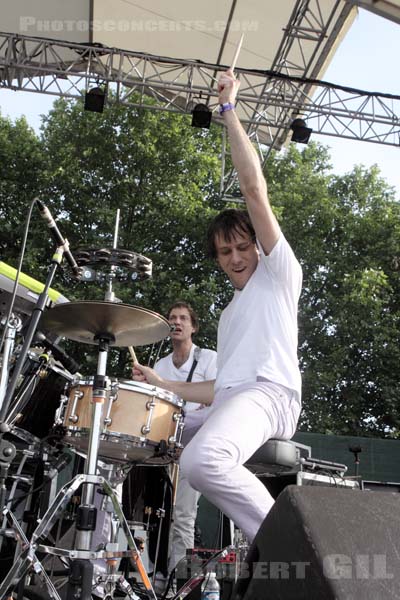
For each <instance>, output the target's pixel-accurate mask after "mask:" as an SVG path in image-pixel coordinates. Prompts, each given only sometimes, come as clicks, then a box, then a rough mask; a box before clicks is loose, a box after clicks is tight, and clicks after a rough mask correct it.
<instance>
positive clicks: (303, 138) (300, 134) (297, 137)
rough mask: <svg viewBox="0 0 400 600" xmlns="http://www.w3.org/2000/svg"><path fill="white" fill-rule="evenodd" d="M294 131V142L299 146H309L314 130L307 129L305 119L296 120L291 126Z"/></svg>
mask: <svg viewBox="0 0 400 600" xmlns="http://www.w3.org/2000/svg"><path fill="white" fill-rule="evenodd" d="M290 129H292V131H293V134H292V142H298V143H299V144H308V140H309V139H310V135H311V134H312V129H310V128H309V127H307V125H306V122H305V121H304V120H303V119H295V120H294V121H293V123H292V124H291V126H290Z"/></svg>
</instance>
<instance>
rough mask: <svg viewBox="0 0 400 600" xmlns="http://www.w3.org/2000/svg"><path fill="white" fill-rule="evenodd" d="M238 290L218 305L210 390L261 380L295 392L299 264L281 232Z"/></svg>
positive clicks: (297, 384)
mask: <svg viewBox="0 0 400 600" xmlns="http://www.w3.org/2000/svg"><path fill="white" fill-rule="evenodd" d="M259 250H260V260H259V263H258V265H257V268H256V270H255V271H254V273H253V274H252V275H251V277H250V279H249V280H248V282H247V283H246V285H245V287H244V288H243V289H242V290H235V293H234V296H233V298H232V300H231V302H230V303H229V304H228V306H227V307H226V308H225V309H224V311H223V312H222V315H221V319H220V322H219V326H218V343H217V353H218V360H217V380H216V384H215V390H216V391H217V390H218V389H221V388H227V387H233V386H236V385H239V384H242V383H246V382H254V381H257V378H265V379H268V380H269V381H272V382H274V383H279V384H281V385H284V386H286V387H288V388H290V389H293V390H295V391H296V392H297V393H298V396H299V397H300V395H301V376H300V370H299V366H298V359H297V341H298V330H297V306H298V300H299V296H300V291H301V282H302V273H301V267H300V265H299V263H298V261H297V259H296V257H295V255H294V254H293V251H292V249H291V248H290V246H289V244H288V242H287V241H286V239H285V237H284V236H283V234H282V233H281V235H280V237H279V239H278V241H277V243H276V244H275V246H274V248H273V250H272V251H271V253H270V254H269V255H268V256H266V255H265V254H264V253H263V251H262V249H261V248H260V247H259Z"/></svg>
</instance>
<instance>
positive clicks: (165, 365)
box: [154, 344, 217, 412]
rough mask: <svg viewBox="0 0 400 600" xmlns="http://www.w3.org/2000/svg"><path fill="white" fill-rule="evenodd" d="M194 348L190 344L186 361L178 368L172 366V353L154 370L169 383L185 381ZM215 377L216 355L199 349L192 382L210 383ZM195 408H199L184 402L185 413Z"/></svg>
mask: <svg viewBox="0 0 400 600" xmlns="http://www.w3.org/2000/svg"><path fill="white" fill-rule="evenodd" d="M195 348H197V346H196V345H195V344H192V347H191V349H190V354H189V357H188V359H187V361H186V362H185V363H184V364H183V365H181V366H180V367H176V366H175V365H174V363H173V360H172V355H173V353H172V352H171V353H170V354H168V355H167V356H165V357H164V358H161V359H160V360H158V361H157V362H156V364H155V366H154V370H155V371H156V373H158V374H159V375H161V377H163V378H164V379H169V380H170V381H186V380H187V378H188V375H189V373H190V369H191V368H192V364H193V359H194V350H195ZM216 375H217V353H216V352H215V351H214V350H208V349H206V348H201V352H200V358H199V362H198V363H197V365H196V368H195V370H194V371H193V375H192V381H210V380H213V379H215V377H216ZM197 408H199V404H198V403H197V402H186V405H185V412H190V411H192V410H196V409H197Z"/></svg>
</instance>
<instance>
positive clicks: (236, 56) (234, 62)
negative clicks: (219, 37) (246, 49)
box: [230, 33, 244, 71]
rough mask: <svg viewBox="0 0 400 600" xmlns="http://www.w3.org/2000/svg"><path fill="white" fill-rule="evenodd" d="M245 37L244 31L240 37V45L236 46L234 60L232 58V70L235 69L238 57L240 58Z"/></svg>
mask: <svg viewBox="0 0 400 600" xmlns="http://www.w3.org/2000/svg"><path fill="white" fill-rule="evenodd" d="M243 38H244V33H242V35H241V37H240V40H239V42H238V45H237V46H236V50H235V55H234V57H233V60H232V63H231V67H230V69H231V71H234V70H235V67H236V63H237V59H238V58H239V52H240V49H241V47H242V43H243Z"/></svg>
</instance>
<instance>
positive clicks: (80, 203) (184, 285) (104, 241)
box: [42, 99, 221, 370]
mask: <svg viewBox="0 0 400 600" xmlns="http://www.w3.org/2000/svg"><path fill="white" fill-rule="evenodd" d="M220 134H221V132H220V128H219V127H214V128H212V129H211V130H210V131H208V132H204V130H198V129H194V128H192V127H191V126H190V121H189V119H188V117H180V116H177V115H173V114H171V113H167V112H163V113H159V112H154V111H152V110H145V109H138V108H135V107H133V106H132V107H128V108H127V107H126V106H123V107H122V106H119V105H116V104H114V105H111V106H109V107H108V108H107V109H106V110H105V111H104V113H103V114H102V115H99V114H95V113H90V112H87V111H84V110H83V106H82V103H81V102H71V101H67V100H64V99H60V100H57V101H56V103H55V105H54V108H53V110H52V111H51V112H50V114H49V115H48V116H47V117H46V119H45V121H44V124H43V128H42V142H43V146H44V152H45V157H46V173H45V180H46V183H45V185H44V187H43V194H44V196H45V197H47V198H49V199H50V201H49V205H50V206H51V208H52V210H53V212H54V213H55V214H60V215H61V218H60V226H62V230H63V232H64V233H65V235H66V236H67V237H68V239H69V241H70V243H71V247H73V248H77V247H78V246H79V247H84V248H88V247H95V248H101V247H103V246H106V247H111V246H112V240H113V235H114V223H115V216H116V210H117V208H119V209H120V210H121V226H120V233H119V241H118V247H120V248H125V249H128V250H132V251H135V252H139V253H141V254H144V255H145V256H147V257H149V258H151V259H152V260H153V279H152V280H151V281H145V282H136V283H134V284H131V285H127V284H124V285H120V286H117V287H116V290H115V291H116V295H117V297H119V298H120V299H121V300H123V301H124V302H127V303H130V304H136V305H139V306H143V307H145V308H149V309H151V310H155V311H157V312H159V313H162V314H164V313H165V312H166V310H167V308H168V306H169V305H170V304H171V303H172V302H174V301H175V300H176V299H178V298H183V299H185V300H187V301H189V302H191V303H192V304H193V305H194V307H195V308H196V310H197V311H198V312H199V314H200V318H201V329H200V336H199V342H200V343H201V344H204V345H206V346H208V347H215V342H216V329H215V327H216V325H215V319H211V318H210V314H212V312H213V303H214V294H215V285H216V284H215V280H214V278H213V274H214V271H215V267H214V265H211V264H210V263H209V262H207V261H205V260H204V238H205V231H206V227H207V222H208V220H209V219H210V218H211V216H212V215H213V214H214V213H215V211H216V209H217V208H219V206H220V201H219V197H218V193H217V190H218V188H219V177H220ZM60 285H61V286H62V284H61V283H60ZM63 289H64V291H65V293H66V295H67V296H68V297H69V298H70V299H74V298H75V299H78V298H80V299H83V298H85V299H89V298H90V299H103V298H104V292H105V289H104V286H103V287H102V286H101V285H100V283H99V284H97V285H93V284H82V283H79V284H75V285H73V284H72V282H71V280H70V279H68V280H67V281H66V283H65V285H64V287H63ZM139 353H140V351H139ZM125 361H126V351H125V350H124V351H123V352H120V353H119V358H118V360H117V362H118V363H119V367H122V366H123V364H124V362H125ZM117 370H118V369H117Z"/></svg>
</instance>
